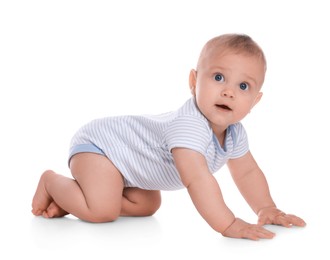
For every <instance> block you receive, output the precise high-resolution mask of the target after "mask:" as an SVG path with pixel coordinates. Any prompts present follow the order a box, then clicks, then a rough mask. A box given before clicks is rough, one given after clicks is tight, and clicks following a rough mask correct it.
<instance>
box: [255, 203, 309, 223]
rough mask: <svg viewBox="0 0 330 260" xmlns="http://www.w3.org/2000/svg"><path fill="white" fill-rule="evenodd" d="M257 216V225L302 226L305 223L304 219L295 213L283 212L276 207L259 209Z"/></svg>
mask: <svg viewBox="0 0 330 260" xmlns="http://www.w3.org/2000/svg"><path fill="white" fill-rule="evenodd" d="M258 218H259V219H258V225H260V226H262V225H265V224H275V225H281V226H284V227H291V226H298V227H303V226H305V225H306V223H305V221H304V220H302V219H301V218H299V217H297V216H295V215H291V214H285V213H284V212H282V211H281V210H279V209H278V208H276V207H269V208H264V209H261V210H260V211H259V212H258Z"/></svg>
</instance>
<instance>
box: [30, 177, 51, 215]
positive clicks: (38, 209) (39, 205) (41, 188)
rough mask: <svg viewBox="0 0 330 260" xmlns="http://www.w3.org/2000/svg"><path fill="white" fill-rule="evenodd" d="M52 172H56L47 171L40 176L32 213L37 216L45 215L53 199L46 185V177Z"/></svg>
mask: <svg viewBox="0 0 330 260" xmlns="http://www.w3.org/2000/svg"><path fill="white" fill-rule="evenodd" d="M51 174H55V173H54V172H53V171H45V172H44V173H43V174H42V175H41V177H40V180H39V184H38V187H37V190H36V193H35V194H34V197H33V200H32V213H33V214H34V215H36V216H41V215H43V213H44V212H45V211H46V209H47V208H48V207H49V206H50V204H51V203H52V201H53V200H52V198H51V197H50V196H49V194H48V192H47V190H46V187H45V179H46V178H47V176H49V175H51Z"/></svg>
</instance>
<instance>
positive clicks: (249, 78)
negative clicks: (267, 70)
mask: <svg viewBox="0 0 330 260" xmlns="http://www.w3.org/2000/svg"><path fill="white" fill-rule="evenodd" d="M244 76H245V77H246V78H247V79H248V80H247V81H248V82H251V81H252V82H253V84H254V85H257V81H256V80H255V79H254V78H253V77H252V76H249V75H247V74H245V75H244Z"/></svg>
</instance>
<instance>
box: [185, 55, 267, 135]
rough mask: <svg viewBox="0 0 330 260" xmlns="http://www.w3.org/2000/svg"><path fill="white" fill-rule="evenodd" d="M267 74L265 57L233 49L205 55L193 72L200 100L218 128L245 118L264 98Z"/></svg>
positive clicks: (213, 126) (203, 108) (196, 92)
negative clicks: (262, 90)
mask: <svg viewBox="0 0 330 260" xmlns="http://www.w3.org/2000/svg"><path fill="white" fill-rule="evenodd" d="M264 76H265V64H264V63H263V62H262V60H261V59H259V58H257V57H254V56H250V55H246V54H238V53H234V52H230V51H226V52H216V51H215V52H212V55H211V54H208V56H207V57H203V59H201V62H200V63H199V66H198V68H197V71H195V70H193V71H192V72H191V75H190V87H191V91H192V93H193V95H195V97H196V102H197V105H198V107H199V109H200V110H201V112H202V113H203V114H204V116H205V117H206V118H207V119H208V120H209V121H210V123H211V126H212V128H213V130H214V131H217V130H219V131H223V130H224V129H226V128H227V127H228V126H229V125H231V124H234V123H237V122H239V121H240V120H242V119H243V118H244V117H245V116H246V115H247V114H248V113H249V112H250V110H251V109H252V108H253V107H254V105H255V104H257V103H258V101H259V100H260V98H261V96H262V93H261V92H260V89H261V86H262V84H263V81H264Z"/></svg>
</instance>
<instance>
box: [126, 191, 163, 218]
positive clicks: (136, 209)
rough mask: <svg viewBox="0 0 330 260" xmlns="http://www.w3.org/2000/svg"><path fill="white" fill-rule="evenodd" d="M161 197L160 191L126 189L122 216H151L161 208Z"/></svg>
mask: <svg viewBox="0 0 330 260" xmlns="http://www.w3.org/2000/svg"><path fill="white" fill-rule="evenodd" d="M160 204H161V196H160V191H158V190H142V189H139V188H125V189H124V192H123V199H122V208H121V213H120V215H122V216H151V215H153V214H154V213H155V212H156V211H157V210H158V209H159V207H160Z"/></svg>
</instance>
